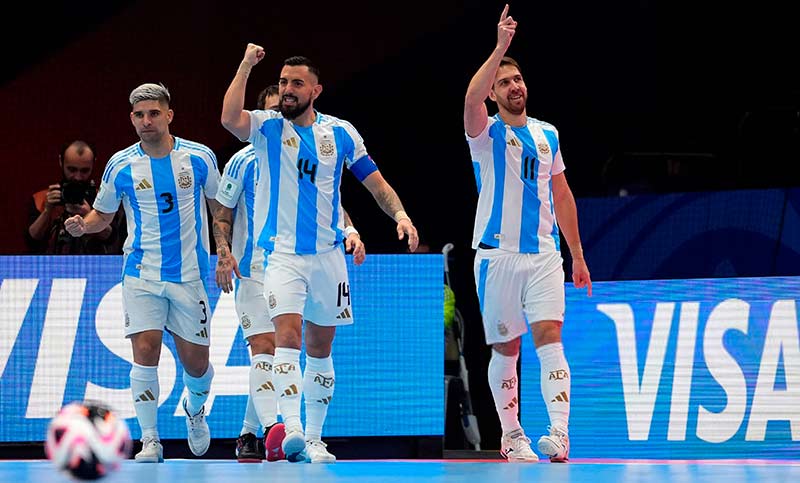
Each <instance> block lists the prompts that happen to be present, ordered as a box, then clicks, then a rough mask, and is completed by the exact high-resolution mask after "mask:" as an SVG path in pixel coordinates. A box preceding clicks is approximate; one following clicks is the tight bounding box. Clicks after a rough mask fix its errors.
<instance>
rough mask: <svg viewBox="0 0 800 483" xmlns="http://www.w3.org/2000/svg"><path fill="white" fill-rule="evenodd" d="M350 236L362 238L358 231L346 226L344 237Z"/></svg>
mask: <svg viewBox="0 0 800 483" xmlns="http://www.w3.org/2000/svg"><path fill="white" fill-rule="evenodd" d="M350 235H358V237H359V238H360V237H361V235H359V234H358V230H356V228H355V227H354V226H346V227H344V237H345V238H348V237H349V236H350Z"/></svg>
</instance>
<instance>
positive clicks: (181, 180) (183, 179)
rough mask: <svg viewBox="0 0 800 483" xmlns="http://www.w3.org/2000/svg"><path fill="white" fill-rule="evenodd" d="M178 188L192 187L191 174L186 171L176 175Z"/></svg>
mask: <svg viewBox="0 0 800 483" xmlns="http://www.w3.org/2000/svg"><path fill="white" fill-rule="evenodd" d="M178 187H179V188H181V189H187V188H191V187H192V174H191V173H189V172H188V171H181V172H180V174H179V175H178Z"/></svg>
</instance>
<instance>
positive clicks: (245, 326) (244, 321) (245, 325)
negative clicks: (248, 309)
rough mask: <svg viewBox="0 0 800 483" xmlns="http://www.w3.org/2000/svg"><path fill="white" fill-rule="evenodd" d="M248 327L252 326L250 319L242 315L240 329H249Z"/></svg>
mask: <svg viewBox="0 0 800 483" xmlns="http://www.w3.org/2000/svg"><path fill="white" fill-rule="evenodd" d="M250 325H252V324H251V322H250V317H248V316H247V314H244V315H242V328H243V329H249V328H250Z"/></svg>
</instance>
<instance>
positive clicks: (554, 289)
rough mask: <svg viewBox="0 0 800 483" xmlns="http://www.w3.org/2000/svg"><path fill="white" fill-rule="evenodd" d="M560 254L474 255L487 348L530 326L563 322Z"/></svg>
mask: <svg viewBox="0 0 800 483" xmlns="http://www.w3.org/2000/svg"><path fill="white" fill-rule="evenodd" d="M562 264H563V260H562V259H561V254H560V253H559V252H549V253H514V252H508V251H505V250H499V249H489V250H485V249H481V248H479V249H478V251H477V253H476V254H475V264H474V270H475V286H476V288H477V290H478V300H479V302H480V305H481V315H482V316H483V330H484V333H485V335H486V343H487V344H495V343H499V342H508V341H510V340H513V339H516V338H517V337H519V336H521V335H522V334H524V333H526V332H527V331H528V324H532V323H535V322H539V321H542V320H559V321H563V320H564V307H565V300H564V269H563V267H562Z"/></svg>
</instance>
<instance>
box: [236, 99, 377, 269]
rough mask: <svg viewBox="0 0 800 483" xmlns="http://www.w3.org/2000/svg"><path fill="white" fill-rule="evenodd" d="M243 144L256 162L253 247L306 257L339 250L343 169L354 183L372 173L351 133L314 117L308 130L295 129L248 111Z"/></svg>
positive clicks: (341, 124)
mask: <svg viewBox="0 0 800 483" xmlns="http://www.w3.org/2000/svg"><path fill="white" fill-rule="evenodd" d="M248 141H250V142H251V143H252V144H253V146H254V147H255V149H256V157H257V158H258V176H259V181H258V189H257V190H256V213H255V216H256V220H257V222H256V223H257V224H259V223H262V222H263V225H260V226H261V229H260V230H258V231H257V235H256V236H257V241H256V242H257V244H258V246H259V247H261V248H263V249H264V250H266V251H268V252H273V251H275V252H281V253H296V254H298V255H308V254H314V253H322V252H325V251H328V250H331V249H333V248H334V247H336V246H338V245H340V244H341V243H342V241H343V240H344V215H343V214H342V211H343V210H342V204H341V196H340V192H339V188H340V186H341V182H342V171H343V168H345V167H346V168H348V169H349V170H350V171H351V172H352V173H353V174H354V175H355V176H356V178H358V180H359V181H363V180H364V179H365V178H366V177H367V176H369V175H370V174H372V173H374V172H375V171H377V170H378V167H377V166H375V163H374V162H373V161H372V159H371V158H370V157H369V155H368V154H367V149H366V147H365V146H364V141H363V140H362V139H361V136H360V135H359V134H358V132H357V131H356V130H355V128H354V127H353V126H352V125H351V124H350V123H349V122H347V121H343V120H341V119H337V118H335V117H333V116H327V115H325V114H320V113H317V119H316V121H315V122H314V124H312V125H311V126H308V127H301V126H296V125H294V124H293V123H292V122H290V121H288V120H286V119H284V118H283V115H282V114H281V113H279V112H275V111H251V112H250V138H249V139H248ZM262 187H263V189H262Z"/></svg>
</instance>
